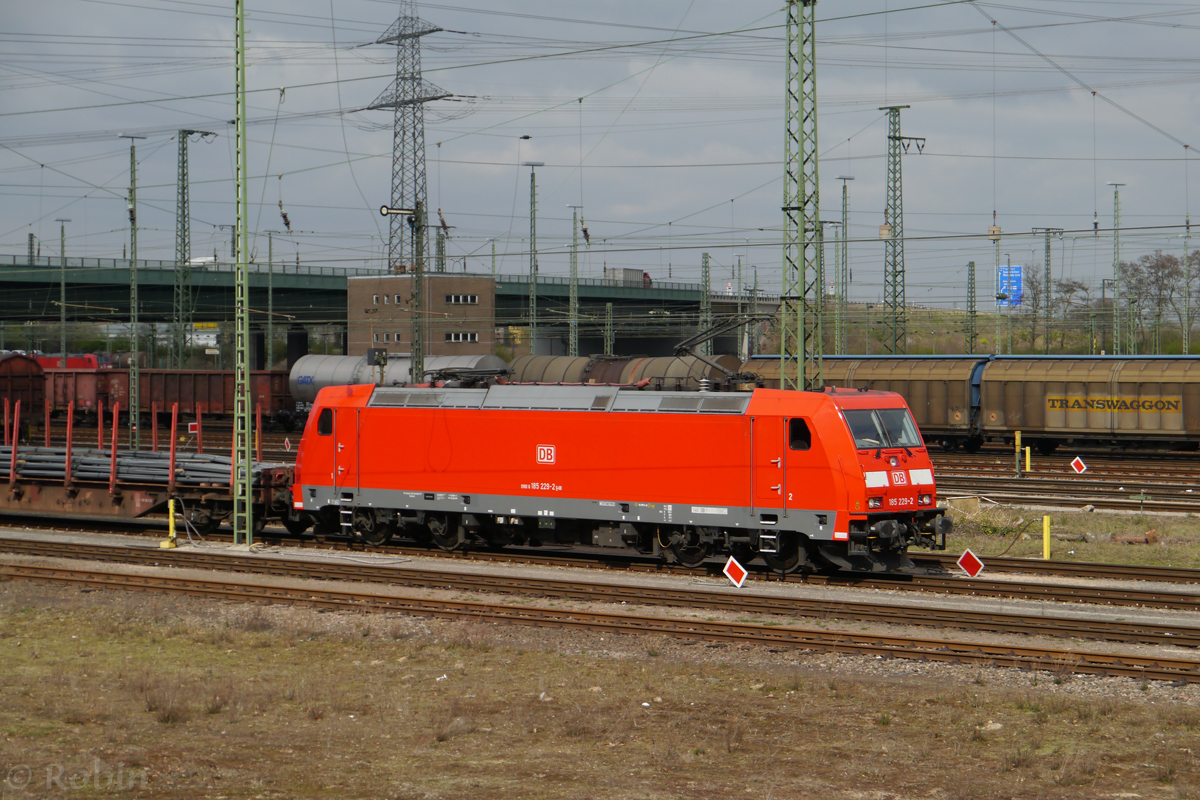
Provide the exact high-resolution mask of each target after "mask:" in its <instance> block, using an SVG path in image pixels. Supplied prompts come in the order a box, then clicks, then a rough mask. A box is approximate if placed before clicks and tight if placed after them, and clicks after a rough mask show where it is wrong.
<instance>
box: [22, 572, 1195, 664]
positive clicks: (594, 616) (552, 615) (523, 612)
mask: <svg viewBox="0 0 1200 800" xmlns="http://www.w3.org/2000/svg"><path fill="white" fill-rule="evenodd" d="M0 577H3V578H6V579H8V580H22V581H31V582H36V583H50V584H59V585H66V586H74V587H78V588H83V589H91V590H95V589H109V590H118V591H135V592H150V593H156V594H173V595H183V596H187V597H199V598H206V599H219V600H232V601H239V602H252V603H264V602H267V603H288V604H290V605H295V606H303V607H309V608H325V609H330V610H343V611H352V612H356V613H362V612H368V613H396V612H400V613H406V614H410V615H413V616H423V617H435V618H441V619H452V620H475V621H479V622H491V623H503V624H510V625H529V626H534V627H553V628H568V629H574V630H586V631H591V632H600V633H627V634H641V635H664V636H672V637H676V638H681V639H692V640H698V641H721V642H736V643H743V644H759V645H774V646H776V647H779V646H785V647H794V648H796V649H803V650H815V651H823V652H836V653H842V654H847V653H849V654H854V655H863V656H872V657H876V658H904V659H915V660H919V661H926V662H927V661H942V662H949V663H967V664H978V665H981V666H998V667H1010V668H1015V669H1025V670H1046V671H1056V672H1058V671H1069V672H1073V673H1089V674H1093V675H1101V676H1111V675H1119V676H1125V677H1130V678H1141V679H1143V680H1166V681H1176V682H1178V681H1183V682H1186V683H1200V661H1195V660H1192V659H1177V658H1165V657H1159V656H1149V657H1148V656H1141V655H1136V654H1130V653H1097V652H1088V651H1081V650H1078V649H1074V648H1072V649H1069V650H1063V649H1058V648H1045V647H1019V646H1013V645H1009V644H989V643H984V642H964V641H957V640H949V639H945V638H940V637H939V638H934V639H926V638H922V637H914V636H887V635H880V634H876V633H861V634H860V633H854V632H850V631H828V630H821V629H807V628H798V627H792V626H783V625H779V626H771V625H763V624H756V623H749V622H707V621H700V620H696V619H680V618H669V617H658V616H643V615H634V614H615V613H607V612H596V611H569V610H561V609H551V608H544V607H537V606H530V605H527V604H523V605H506V604H502V603H482V602H476V601H468V600H436V599H430V598H424V597H413V596H405V595H398V594H394V593H387V592H385V591H380V592H369V591H345V590H336V589H332V588H326V587H324V586H321V587H318V586H314V585H313V584H311V583H306V584H300V585H290V586H289V585H279V584H270V585H263V584H260V583H256V582H255V581H253V580H250V581H240V580H231V579H229V578H184V577H175V576H165V575H162V574H148V573H145V572H137V573H123V572H116V571H108V570H102V571H98V570H92V569H72V568H67V567H43V566H33V565H28V564H11V563H10V564H3V565H0Z"/></svg>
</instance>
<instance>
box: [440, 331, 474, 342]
mask: <svg viewBox="0 0 1200 800" xmlns="http://www.w3.org/2000/svg"><path fill="white" fill-rule="evenodd" d="M446 341H447V342H478V341H479V334H478V333H447V334H446Z"/></svg>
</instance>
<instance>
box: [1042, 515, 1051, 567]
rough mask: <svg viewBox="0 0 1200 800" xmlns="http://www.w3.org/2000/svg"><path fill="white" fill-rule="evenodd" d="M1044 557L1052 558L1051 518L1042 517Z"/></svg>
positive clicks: (1047, 559)
mask: <svg viewBox="0 0 1200 800" xmlns="http://www.w3.org/2000/svg"><path fill="white" fill-rule="evenodd" d="M1042 558H1043V559H1045V560H1046V561H1049V560H1050V518H1049V517H1042Z"/></svg>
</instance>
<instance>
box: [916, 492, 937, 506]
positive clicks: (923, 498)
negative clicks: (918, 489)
mask: <svg viewBox="0 0 1200 800" xmlns="http://www.w3.org/2000/svg"><path fill="white" fill-rule="evenodd" d="M931 503H933V495H931V494H919V495H917V505H919V506H927V505H930V504H931Z"/></svg>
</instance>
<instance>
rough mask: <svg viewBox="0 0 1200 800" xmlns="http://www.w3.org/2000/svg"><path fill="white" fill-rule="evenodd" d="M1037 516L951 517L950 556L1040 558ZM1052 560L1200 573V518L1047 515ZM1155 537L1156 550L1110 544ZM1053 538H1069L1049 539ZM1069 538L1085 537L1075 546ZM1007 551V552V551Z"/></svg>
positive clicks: (998, 510) (1002, 509) (1007, 511)
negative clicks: (1116, 538) (1121, 539)
mask: <svg viewBox="0 0 1200 800" xmlns="http://www.w3.org/2000/svg"><path fill="white" fill-rule="evenodd" d="M1042 515H1043V514H1042V512H1040V511H1032V510H1029V509H1024V508H1014V507H1008V506H991V507H987V508H984V509H983V510H981V511H979V512H977V513H974V514H968V513H965V512H959V511H954V512H952V513H951V516H952V517H953V518H954V534H953V537H952V538H953V544H949V542H948V544H949V546H950V548H951V549H952V550H953V551H954V552H961V551H962V550H964V549H966V548H968V547H969V548H970V549H971V550H972V552H974V553H975V554H976V555H978V556H980V557H982V558H984V559H986V557H987V556H989V555H1000V554H1001V553H1004V551H1006V550H1007V555H1010V556H1016V557H1022V558H1041V557H1042ZM1049 516H1050V531H1051V534H1052V539H1051V543H1050V551H1051V557H1052V558H1055V559H1058V560H1062V561H1099V562H1104V563H1110V564H1144V565H1147V566H1172V567H1190V568H1200V517H1195V516H1193V515H1191V514H1188V515H1186V516H1174V515H1172V516H1166V515H1163V516H1159V515H1154V516H1150V515H1145V516H1143V515H1138V514H1109V513H1087V512H1082V511H1070V512H1057V511H1056V512H1051V513H1050V514H1049ZM1150 530H1154V531H1157V533H1158V536H1159V543H1158V544H1156V545H1128V544H1114V543H1113V542H1112V541H1111V539H1112V537H1113V536H1114V535H1115V536H1131V535H1142V534H1144V533H1146V532H1147V531H1150ZM1054 537H1068V538H1067V539H1063V538H1054ZM1073 537H1086V540H1080V539H1078V538H1073ZM1010 545H1011V548H1010Z"/></svg>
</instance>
